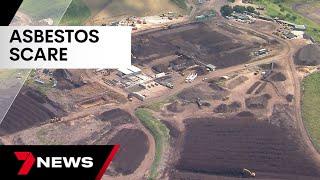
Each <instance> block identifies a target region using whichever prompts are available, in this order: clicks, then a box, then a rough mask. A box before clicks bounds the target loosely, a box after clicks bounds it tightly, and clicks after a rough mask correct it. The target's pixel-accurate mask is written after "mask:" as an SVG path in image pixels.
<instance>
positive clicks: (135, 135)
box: [109, 129, 149, 175]
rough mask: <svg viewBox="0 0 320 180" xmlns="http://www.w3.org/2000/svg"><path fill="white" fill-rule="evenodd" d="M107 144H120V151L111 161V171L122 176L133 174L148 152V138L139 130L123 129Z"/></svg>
mask: <svg viewBox="0 0 320 180" xmlns="http://www.w3.org/2000/svg"><path fill="white" fill-rule="evenodd" d="M109 144H120V151H119V152H118V153H117V155H116V157H115V158H114V160H113V161H112V169H113V170H114V171H115V172H116V173H118V174H122V175H128V174H131V173H133V172H134V171H135V170H136V169H137V168H138V167H139V165H140V163H141V162H142V161H143V159H144V157H145V155H146V153H147V152H148V147H149V145H148V138H147V136H146V135H145V134H144V133H143V132H142V131H140V130H136V129H123V130H121V131H119V132H118V133H117V134H116V135H115V136H114V137H113V138H112V139H111V141H110V142H109Z"/></svg>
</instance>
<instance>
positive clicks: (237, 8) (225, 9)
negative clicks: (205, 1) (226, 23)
mask: <svg viewBox="0 0 320 180" xmlns="http://www.w3.org/2000/svg"><path fill="white" fill-rule="evenodd" d="M233 11H234V12H237V13H244V12H250V13H255V14H259V12H257V11H256V9H255V8H254V7H252V6H247V7H246V6H239V5H236V6H234V7H232V6H229V5H224V6H222V7H221V9H220V12H221V14H222V16H230V15H231V14H232V12H233Z"/></svg>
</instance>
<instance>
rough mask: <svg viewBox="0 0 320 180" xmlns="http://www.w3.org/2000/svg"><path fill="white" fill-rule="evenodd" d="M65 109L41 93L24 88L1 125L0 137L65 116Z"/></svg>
mask: <svg viewBox="0 0 320 180" xmlns="http://www.w3.org/2000/svg"><path fill="white" fill-rule="evenodd" d="M64 113H65V112H64V111H63V109H62V108H61V107H60V106H59V105H58V104H56V103H55V102H52V101H51V100H50V99H48V98H47V97H46V96H44V95H43V94H41V93H40V92H38V91H36V90H33V89H31V88H23V89H22V90H21V91H20V93H19V94H18V96H17V97H16V99H15V100H14V102H13V104H12V106H11V107H10V109H9V111H8V113H7V115H6V117H5V118H4V119H3V121H2V123H1V125H0V135H7V134H12V133H15V132H18V131H21V130H24V129H28V128H30V127H33V126H37V125H40V124H42V123H45V122H47V121H48V120H50V119H53V118H56V117H57V118H59V117H61V116H63V115H64Z"/></svg>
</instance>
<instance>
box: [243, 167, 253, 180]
mask: <svg viewBox="0 0 320 180" xmlns="http://www.w3.org/2000/svg"><path fill="white" fill-rule="evenodd" d="M242 177H245V178H249V177H256V173H255V172H253V171H250V170H249V169H246V168H244V169H243V170H242Z"/></svg>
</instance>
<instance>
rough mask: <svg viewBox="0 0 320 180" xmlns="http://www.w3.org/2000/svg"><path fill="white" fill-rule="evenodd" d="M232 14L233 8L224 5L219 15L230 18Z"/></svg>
mask: <svg viewBox="0 0 320 180" xmlns="http://www.w3.org/2000/svg"><path fill="white" fill-rule="evenodd" d="M232 12H233V8H232V7H231V6H229V5H224V6H222V7H221V9H220V13H221V15H222V16H224V17H226V16H230V15H231V14H232Z"/></svg>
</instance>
